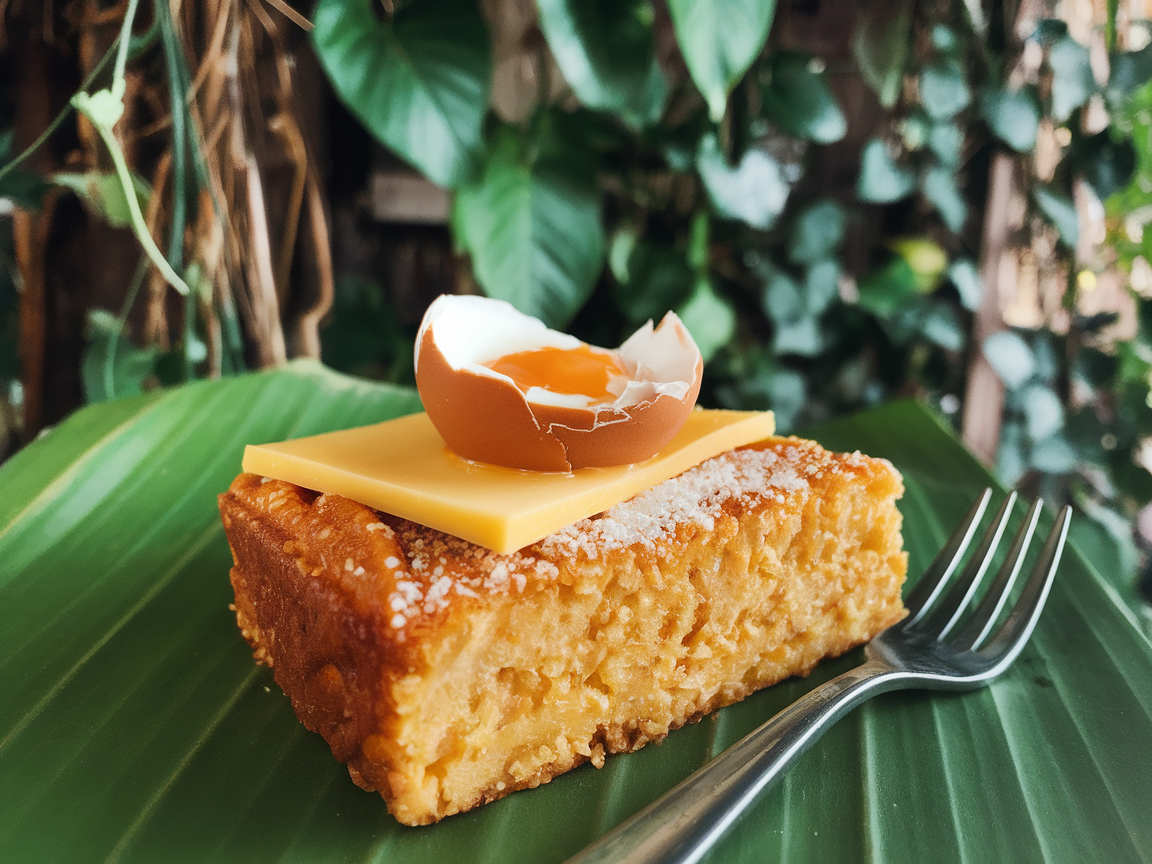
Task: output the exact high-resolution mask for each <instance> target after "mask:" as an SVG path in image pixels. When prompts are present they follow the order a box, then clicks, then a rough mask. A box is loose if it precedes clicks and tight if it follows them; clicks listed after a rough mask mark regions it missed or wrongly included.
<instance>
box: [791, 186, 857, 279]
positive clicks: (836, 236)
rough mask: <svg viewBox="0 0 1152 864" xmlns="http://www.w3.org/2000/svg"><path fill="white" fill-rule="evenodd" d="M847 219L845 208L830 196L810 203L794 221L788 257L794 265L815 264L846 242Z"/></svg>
mask: <svg viewBox="0 0 1152 864" xmlns="http://www.w3.org/2000/svg"><path fill="white" fill-rule="evenodd" d="M847 221H848V215H847V214H846V213H845V212H844V208H843V207H841V206H840V205H839V204H837V203H836V202H835V201H833V200H831V199H828V198H825V199H824V200H822V201H816V202H815V203H813V204H810V205H808V206H807V207H805V208H804V210H803V211H802V212H801V213H800V214H799V215H798V216H797V217H796V219H795V220H794V221H793V222H792V231H791V233H790V234H789V242H788V260H790V261H791V262H792V263H793V264H812V263H815V262H816V261H819V260H820V259H822V258H827V257H828V256H829V255H831V254H832V253H834V252H835V251H836V250H837V249H839V248H840V244H841V243H842V242H843V241H844V228H845V225H846V223H847Z"/></svg>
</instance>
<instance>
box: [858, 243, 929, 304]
mask: <svg viewBox="0 0 1152 864" xmlns="http://www.w3.org/2000/svg"><path fill="white" fill-rule="evenodd" d="M857 288H858V289H859V291H860V299H859V301H858V302H859V304H860V305H861V306H862V307H863V308H865V309H867V310H868V311H869V312H872V313H874V314H876V315H879V316H881V317H885V316H888V315H891V314H892V313H894V312H896V311H897V310H898V309H900V308H902V307H905V306H908V305H909V304H911V303H915V302H916V300H917V299H918V298H919V297H920V293H921V291H920V279H919V277H918V276H917V275H916V271H915V270H913V269H912V266H911V265H910V264H909V263H908V261H907V259H906V258H904V257H903V256H901V255H892V256H891V257H890V258H889V259H888V260H887V261H885V262H884V263H883V264H882V265H880V266H879V267H877V268H876V269H875V270H871V271H869V272H868V273H865V274H864V275H863V276H861V277H860V280H859V282H858V283H857Z"/></svg>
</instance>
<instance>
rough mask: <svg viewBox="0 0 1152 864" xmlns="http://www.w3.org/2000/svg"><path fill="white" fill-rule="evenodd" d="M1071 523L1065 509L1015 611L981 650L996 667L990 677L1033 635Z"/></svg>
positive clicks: (1069, 510) (1005, 664)
mask: <svg viewBox="0 0 1152 864" xmlns="http://www.w3.org/2000/svg"><path fill="white" fill-rule="evenodd" d="M1071 521H1072V508H1071V507H1065V508H1064V509H1063V511H1061V513H1060V518H1059V519H1057V520H1056V525H1055V526H1054V527H1053V528H1052V533H1051V534H1049V535H1048V539H1047V541H1046V542H1045V543H1044V550H1043V551H1042V552H1041V553H1040V558H1039V560H1038V561H1037V562H1036V566H1035V567H1033V568H1032V573H1031V574H1030V575H1029V576H1028V581H1027V582H1026V583H1025V585H1024V590H1023V592H1022V593H1021V594H1020V599H1019V600H1018V601H1017V602H1016V606H1015V608H1013V610H1012V612H1011V613H1009V615H1008V618H1007V620H1006V621H1005V622H1004V624H1003V625H1002V626H1001V627H1000V629H999V630H998V631H997V633H996V635H995V636H994V637H992V641H991V642H989V643H988V644H987V645H986V646H984V647H983V648H981V649H980V654H982V655H984V656H985V658H986V659H988V660H991V661H993V663H994V664H995V665H994V668H993V669H992V670H990V675H995V674H999V673H1000V672H1001V671H1003V670H1004V669H1006V668H1008V666H1009V665H1010V664H1011V663H1012V661H1013V660H1015V659H1016V656H1017V655H1018V654H1019V653H1020V652H1021V651H1022V650H1023V648H1024V644H1025V643H1026V642H1027V641H1028V637H1029V636H1031V635H1032V630H1033V628H1034V627H1035V626H1036V622H1037V621H1038V620H1039V619H1040V612H1041V611H1042V610H1043V608H1044V601H1045V600H1047V599H1048V592H1049V590H1050V589H1051V588H1052V579H1053V577H1054V576H1055V575H1056V568H1057V567H1058V566H1059V565H1060V556H1061V554H1062V553H1063V551H1064V541H1065V540H1066V539H1067V537H1068V526H1069V524H1071Z"/></svg>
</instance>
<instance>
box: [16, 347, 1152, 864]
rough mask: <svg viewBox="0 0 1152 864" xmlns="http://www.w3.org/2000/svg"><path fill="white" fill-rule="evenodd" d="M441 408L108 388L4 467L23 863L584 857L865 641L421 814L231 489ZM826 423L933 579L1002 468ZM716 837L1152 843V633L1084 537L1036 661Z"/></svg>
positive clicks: (808, 847)
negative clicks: (304, 444) (449, 808)
mask: <svg viewBox="0 0 1152 864" xmlns="http://www.w3.org/2000/svg"><path fill="white" fill-rule="evenodd" d="M418 408H419V400H418V398H417V397H416V395H415V394H414V393H413V392H411V391H408V390H403V389H398V388H394V387H389V386H385V385H378V384H371V383H367V382H364V381H359V380H355V379H351V378H346V377H343V376H340V375H337V374H335V373H333V372H330V371H328V370H326V369H324V368H323V367H321V366H318V365H316V364H312V363H296V364H292V365H290V366H289V367H287V368H285V369H282V370H278V371H274V372H268V373H260V374H254V375H248V376H241V377H237V378H232V379H228V380H224V381H216V382H200V383H195V384H191V385H187V386H184V387H181V388H178V389H173V390H167V391H161V392H153V393H148V394H144V395H142V396H137V397H133V398H130V399H125V400H121V401H117V402H110V403H104V404H99V405H93V406H91V407H88V408H85V409H83V410H82V411H79V412H78V413H76V414H75V415H73V416H72V417H71V418H69V419H68V420H67V421H65V422H64V423H62V424H61V425H60V426H58V427H57V428H55V429H53V430H52V431H51V432H49V433H48V434H47V435H45V436H43V437H42V438H41V439H40V440H38V441H36V442H35V443H34V444H32V445H31V446H29V447H27V448H25V449H24V450H23V451H21V452H20V453H18V454H16V456H14V457H13V458H12V459H11V460H9V462H8V463H7V464H5V465H4V466H3V467H2V468H0V860H3V861H15V862H25V861H28V862H37V861H66V862H67V861H84V862H90V861H145V862H152V861H178V860H189V861H198V862H199V861H211V860H217V861H243V862H260V861H309V862H310V861H345V860H356V861H380V862H385V861H386V862H398V864H408V862H445V861H452V862H472V861H475V862H501V864H508V862H545V864H546V862H559V861H563V860H564V859H565V858H566V857H568V856H570V855H572V854H574V853H575V852H576V851H578V850H579V849H580V848H581V847H582V846H583V845H584V844H586V843H587V842H589V841H591V840H592V839H594V838H595V837H596V836H598V835H599V834H601V833H603V832H604V831H606V830H608V829H609V828H611V827H612V826H613V825H615V824H617V823H618V822H620V821H621V820H623V819H624V818H626V817H627V816H628V815H630V814H631V813H633V812H635V811H636V810H638V809H639V808H641V807H642V806H644V805H645V804H647V803H648V802H649V801H651V800H654V799H655V798H656V797H658V796H659V795H660V794H661V793H662V792H664V791H665V790H667V789H668V788H670V787H671V786H672V785H674V784H675V783H676V782H677V781H679V780H680V779H681V778H683V777H685V776H686V775H687V774H689V773H690V772H691V771H692V770H694V769H695V768H697V767H699V766H700V765H701V764H703V763H704V762H705V761H707V760H708V759H709V758H710V757H711V756H712V755H713V754H715V753H717V752H719V751H720V750H721V749H723V748H724V747H726V746H728V745H729V744H731V743H733V742H734V741H736V740H737V739H738V738H739V737H740V736H742V735H743V734H745V733H746V732H748V731H750V730H751V729H752V728H754V727H755V726H756V725H757V724H758V723H759V722H760V721H761V720H763V719H764V718H767V717H768V716H770V715H771V714H773V713H774V712H776V711H777V710H779V709H781V708H783V707H784V706H786V705H787V704H788V703H789V702H791V701H792V700H794V699H795V698H797V697H798V696H799V695H801V694H802V693H804V692H806V691H807V690H809V689H811V688H812V687H813V686H815V685H816V684H817V683H818V682H820V681H823V680H826V679H827V678H829V677H831V676H832V675H835V674H837V673H838V672H840V671H843V670H844V669H846V668H849V667H850V666H851V665H853V664H854V663H856V662H859V660H860V652H858V651H857V652H854V653H853V654H851V655H848V656H846V657H843V658H839V659H838V660H834V661H831V662H827V663H825V664H822V665H821V666H820V667H819V668H818V669H817V670H816V672H814V673H813V674H812V675H811V676H810V677H808V678H806V679H793V680H790V681H787V682H784V683H782V684H780V685H777V686H775V687H771V688H768V689H767V690H764V691H762V692H760V693H758V694H756V695H754V696H752V697H750V698H748V699H746V700H745V701H743V702H742V703H740V704H738V705H735V706H732V707H730V708H726V709H724V710H723V711H720V712H718V713H717V714H715V715H713V716H711V717H709V718H706V719H705V720H703V721H702V722H700V723H698V724H695V725H692V726H689V727H686V728H684V729H681V730H679V731H677V732H674V733H672V734H671V735H670V736H669V737H668V739H667V740H666V741H665V742H664V743H663V745H661V746H649V747H646V748H644V749H643V750H641V751H639V752H637V753H634V754H630V755H627V756H618V757H613V758H610V759H609V760H608V762H607V765H606V766H605V767H604V768H603V769H600V770H596V769H595V768H593V767H591V766H583V767H581V768H579V769H577V770H575V771H572V772H570V773H568V774H566V775H564V776H562V777H559V778H557V779H556V780H554V781H553V782H552V783H550V784H547V785H545V786H542V787H540V788H538V789H535V790H531V791H526V792H518V793H516V794H514V795H512V796H510V797H508V798H505V799H503V800H501V801H498V802H496V803H494V804H491V805H488V806H486V807H482V808H480V809H479V810H476V811H474V812H472V813H467V814H463V815H460V816H455V817H451V818H449V819H446V820H445V821H443V822H441V823H440V824H438V825H435V826H430V827H425V828H406V827H403V826H400V825H399V824H397V823H396V822H395V820H393V819H392V818H391V817H390V816H389V815H388V813H387V811H386V810H385V808H384V804H383V802H382V801H381V799H380V798H379V797H378V796H377V795H375V794H370V793H366V792H363V791H361V790H360V789H358V788H357V787H356V786H354V785H353V784H352V782H351V781H350V779H349V778H348V774H347V771H346V770H345V768H344V766H342V765H340V764H339V763H337V762H335V760H333V759H332V757H331V754H330V753H329V751H328V748H327V746H326V745H325V743H324V742H323V740H322V739H320V738H319V737H318V736H316V735H313V734H312V733H309V732H308V731H307V730H305V729H304V728H303V727H302V726H301V725H300V724H299V723H298V722H297V720H296V718H295V716H294V715H293V713H292V709H291V707H290V705H289V703H288V700H287V698H286V697H285V696H284V695H283V694H282V693H281V692H280V690H279V688H277V687H276V685H275V684H274V682H273V681H272V676H271V674H270V673H269V672H268V670H266V669H264V668H262V667H258V666H256V665H255V664H254V662H253V660H252V657H251V654H250V652H249V650H248V648H247V645H246V644H245V643H244V641H243V640H242V639H241V637H240V635H239V633H238V632H237V629H236V626H235V619H234V617H233V614H232V613H231V612H230V611H229V608H228V604H229V601H230V599H231V589H230V586H229V584H228V577H227V573H228V568H229V565H230V563H231V558H230V555H229V552H228V547H227V544H226V542H225V539H224V535H223V532H222V530H221V527H220V524H219V517H218V515H217V511H216V503H215V496H216V494H217V493H219V492H220V491H222V490H223V489H225V488H226V487H227V485H228V483H229V482H230V481H231V479H232V477H233V476H234V475H235V474H236V473H237V472H238V470H239V465H240V457H241V452H242V449H243V446H244V444H245V443H247V442H258V441H269V440H276V439H282V438H287V437H294V436H300V435H306V434H313V433H317V432H321V431H326V430H331V429H336V428H342V427H347V426H353V425H358V424H363V423H370V422H376V421H380V420H383V419H386V418H389V417H392V416H397V415H400V414H404V413H408V412H411V411H414V410H418ZM816 435H817V437H818V438H819V439H820V440H822V441H823V442H824V443H825V444H826V445H828V446H831V447H835V448H838V449H860V450H862V451H864V452H867V453H871V454H874V455H880V456H886V457H888V458H889V459H891V460H892V461H893V463H894V464H895V465H896V466H897V468H899V469H900V470H901V471H902V472H903V473H904V476H905V480H906V485H907V492H906V494H905V497H904V499H903V500H902V502H901V508H902V510H903V513H904V517H905V523H904V525H905V539H906V544H907V547H908V550H909V554H910V559H911V563H910V568H911V569H910V572H911V573H912V574H918V573H919V572H921V571H922V570H923V568H924V567H925V566H926V564H927V562H928V561H929V560H931V558H932V557H933V555H934V554H935V551H936V550H937V549H938V548H939V546H940V545H941V543H942V542H943V540H944V538H945V537H946V536H947V535H948V534H949V533H950V531H951V529H952V527H953V526H954V525H955V524H956V522H957V521H958V520H959V519H960V516H961V515H962V513H963V512H964V510H965V509H966V508H967V506H968V504H969V503H970V502H971V501H972V500H973V499H974V497H975V496H976V495H977V494H978V492H979V490H980V489H982V488H983V487H984V486H985V485H989V484H991V483H992V481H991V478H990V477H989V476H988V474H987V472H986V471H985V470H984V469H982V468H981V467H980V466H979V465H978V464H977V462H976V461H975V460H974V459H973V458H972V457H971V456H970V455H969V454H968V453H967V452H966V451H965V450H964V449H963V448H962V447H961V445H960V444H958V443H957V442H956V441H955V439H954V438H953V437H952V436H951V434H950V433H949V432H948V431H946V430H945V429H944V428H943V427H942V426H941V425H940V424H939V423H938V422H937V421H936V419H934V417H933V416H932V415H931V414H930V413H929V412H928V411H927V410H926V409H924V408H923V407H921V406H919V405H917V404H915V403H911V402H903V403H896V404H892V405H888V406H886V407H882V408H879V409H876V410H873V411H870V412H868V413H866V414H863V415H859V416H856V417H853V418H850V419H847V420H844V421H841V422H836V423H833V424H830V425H827V426H825V427H822V428H821V429H819V430H817V432H816ZM1050 523H1051V519H1050V518H1049V519H1048V524H1050ZM1043 527H1044V526H1043V524H1042V528H1043ZM910 581H911V580H910ZM705 860H707V861H711V862H743V861H748V862H753V861H755V862H762V861H783V860H787V861H789V862H805V861H814V862H815V861H819V862H841V861H843V862H856V861H861V860H878V861H887V862H902V861H908V862H920V861H924V860H932V861H934V862H946V861H1013V862H1028V861H1070V862H1071V861H1109V862H1123V861H1148V860H1152V643H1149V642H1148V641H1147V639H1146V637H1145V636H1144V635H1143V634H1142V633H1141V631H1140V629H1139V626H1138V623H1137V621H1136V620H1135V617H1134V616H1133V614H1132V613H1131V612H1130V611H1129V610H1128V609H1127V608H1126V607H1125V605H1124V604H1123V602H1122V601H1121V599H1120V598H1119V597H1118V596H1117V594H1116V593H1115V591H1114V590H1113V589H1111V588H1110V587H1109V585H1108V583H1107V581H1105V580H1104V579H1103V578H1102V577H1101V576H1100V574H1099V573H1097V572H1096V571H1095V570H1094V569H1093V567H1092V566H1091V565H1090V564H1089V563H1088V562H1086V561H1085V560H1083V558H1082V557H1081V556H1080V555H1079V553H1078V552H1077V551H1076V549H1075V548H1071V549H1069V550H1068V551H1067V552H1066V554H1065V557H1064V561H1063V563H1062V565H1061V571H1060V573H1059V575H1058V579H1057V583H1056V585H1055V587H1054V589H1053V592H1052V595H1051V597H1050V600H1049V603H1048V607H1047V609H1046V611H1045V614H1044V617H1043V619H1042V620H1041V622H1040V625H1039V627H1038V628H1037V630H1036V632H1035V634H1034V636H1033V638H1032V641H1031V643H1030V644H1029V646H1028V648H1027V649H1026V650H1025V652H1024V654H1023V655H1022V656H1021V658H1020V659H1019V660H1018V661H1017V663H1016V664H1015V666H1014V667H1013V668H1012V669H1011V670H1009V672H1008V673H1007V674H1005V675H1004V676H1003V677H1002V678H1001V679H999V680H997V681H996V682H994V683H993V684H992V685H991V686H989V687H987V688H986V689H983V690H980V691H975V692H971V693H965V694H938V693H924V692H910V693H902V694H891V695H887V696H882V697H880V698H877V699H874V700H873V701H872V702H870V703H868V704H867V705H865V706H863V707H862V708H861V709H859V710H857V711H855V712H854V713H852V714H851V715H849V716H848V717H847V718H845V719H844V720H842V721H841V722H840V723H839V724H838V725H837V726H836V727H835V728H833V729H832V730H831V732H829V733H828V734H827V735H826V736H825V737H824V738H823V739H822V740H821V741H820V742H819V743H818V744H817V745H816V746H815V747H814V748H813V749H812V750H810V751H809V752H808V753H807V754H806V755H805V756H803V757H802V758H801V760H800V761H799V762H798V763H797V765H796V766H795V767H794V768H793V770H792V771H791V772H790V773H788V774H787V775H786V777H785V778H784V780H783V781H782V782H781V783H780V784H779V785H778V786H776V787H775V788H774V789H772V790H771V791H770V792H769V793H767V794H766V795H764V796H763V797H762V799H761V800H760V801H759V802H758V803H757V804H756V805H755V806H754V807H753V808H752V810H751V811H750V812H748V813H747V814H746V815H745V816H744V817H743V818H742V819H741V820H740V821H739V822H738V823H737V825H736V826H735V827H734V829H733V830H732V831H731V832H730V833H729V834H728V835H727V836H726V837H725V838H724V839H723V840H722V841H721V843H720V844H719V845H718V846H717V847H716V848H715V849H714V850H713V851H712V852H711V853H709V855H708V857H707V858H706V859H705Z"/></svg>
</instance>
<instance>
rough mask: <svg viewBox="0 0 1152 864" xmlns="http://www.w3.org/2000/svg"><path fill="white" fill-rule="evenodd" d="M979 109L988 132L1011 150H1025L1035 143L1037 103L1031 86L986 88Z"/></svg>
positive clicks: (1025, 151) (1037, 120)
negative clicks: (1000, 88) (1012, 88)
mask: <svg viewBox="0 0 1152 864" xmlns="http://www.w3.org/2000/svg"><path fill="white" fill-rule="evenodd" d="M980 109H981V112H982V113H983V115H984V119H985V120H986V121H987V122H988V125H989V127H991V129H992V131H993V132H995V133H996V135H997V137H999V138H1000V140H1001V141H1003V142H1004V143H1005V144H1007V145H1008V146H1009V147H1011V148H1012V149H1013V150H1016V151H1017V152H1019V153H1027V152H1028V151H1029V150H1031V149H1032V148H1033V147H1035V146H1036V133H1037V131H1038V130H1039V129H1040V102H1039V101H1038V100H1037V98H1036V94H1035V92H1033V90H1032V89H1031V88H1029V87H1021V88H1020V89H1019V90H986V91H984V94H983V95H982V97H981V99H980Z"/></svg>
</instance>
